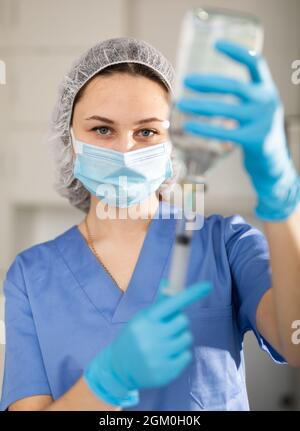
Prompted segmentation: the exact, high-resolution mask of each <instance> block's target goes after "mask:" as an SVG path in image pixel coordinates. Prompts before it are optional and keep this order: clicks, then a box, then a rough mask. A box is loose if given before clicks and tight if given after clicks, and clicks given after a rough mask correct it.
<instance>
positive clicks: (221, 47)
mask: <svg viewBox="0 0 300 431" xmlns="http://www.w3.org/2000/svg"><path fill="white" fill-rule="evenodd" d="M215 48H216V49H217V50H218V51H219V52H221V53H222V54H225V55H227V56H228V57H230V58H231V59H232V60H235V61H237V62H239V63H242V64H243V65H245V66H246V67H247V69H248V71H249V73H250V76H251V79H252V81H253V82H256V83H258V82H262V81H263V77H262V76H261V73H260V69H259V67H258V65H259V61H260V59H261V56H260V55H258V54H257V53H255V52H254V51H252V50H249V49H248V48H246V47H245V46H243V45H240V44H238V43H234V42H231V41H228V40H224V39H220V40H218V41H217V42H216V43H215Z"/></svg>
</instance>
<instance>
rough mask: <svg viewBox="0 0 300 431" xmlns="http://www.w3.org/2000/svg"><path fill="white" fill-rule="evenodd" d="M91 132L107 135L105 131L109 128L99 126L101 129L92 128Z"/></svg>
mask: <svg viewBox="0 0 300 431" xmlns="http://www.w3.org/2000/svg"><path fill="white" fill-rule="evenodd" d="M92 130H93V131H95V132H96V133H97V135H107V133H106V131H107V130H110V129H109V127H105V126H101V127H94V128H93V129H92ZM98 130H99V132H98Z"/></svg>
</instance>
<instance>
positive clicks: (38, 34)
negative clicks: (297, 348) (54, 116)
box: [0, 0, 300, 410]
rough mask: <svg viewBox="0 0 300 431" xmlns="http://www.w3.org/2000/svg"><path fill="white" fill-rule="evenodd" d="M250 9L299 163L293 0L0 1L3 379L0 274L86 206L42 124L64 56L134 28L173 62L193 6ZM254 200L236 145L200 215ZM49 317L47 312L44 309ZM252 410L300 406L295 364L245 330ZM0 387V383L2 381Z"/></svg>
mask: <svg viewBox="0 0 300 431" xmlns="http://www.w3.org/2000/svg"><path fill="white" fill-rule="evenodd" d="M203 5H205V6H216V7H222V8H228V9H233V10H237V11H242V12H243V11H244V12H249V13H252V14H254V15H256V16H257V17H258V18H259V19H260V20H261V21H262V24H263V26H264V30H265V39H264V50H263V53H264V56H265V57H266V59H267V61H268V63H269V65H270V68H271V71H272V74H273V77H274V80H275V82H276V84H277V86H278V88H279V91H280V94H281V97H282V100H283V102H284V105H285V114H286V127H287V136H288V143H289V146H290V149H291V153H292V155H293V157H294V160H295V164H296V167H297V168H298V169H299V170H300V84H298V85H296V84H293V83H292V80H291V76H292V72H293V69H292V63H293V62H294V61H295V60H297V59H298V60H300V1H299V0H238V1H235V0H223V1H222V0H205V3H202V2H201V1H196V0H109V1H106V0H85V1H84V2H81V1H78V0H0V61H2V62H4V63H5V66H6V84H5V85H2V84H0V132H1V136H0V195H1V210H0V218H1V223H0V238H1V241H0V244H1V245H0V284H1V289H0V379H1V381H2V372H3V360H4V356H3V355H4V349H5V344H4V341H5V340H4V326H3V321H2V320H3V302H4V301H3V296H2V282H3V279H4V277H5V274H6V271H7V269H8V267H9V265H10V263H11V262H12V260H13V259H14V257H15V255H16V254H17V253H18V252H19V251H21V250H23V249H24V248H27V247H29V246H30V245H33V244H36V243H38V242H42V241H45V240H48V239H51V238H53V237H54V236H56V235H57V234H59V233H62V232H63V231H65V230H66V229H68V228H69V227H70V226H72V225H73V224H75V223H78V222H79V221H80V220H81V219H82V217H83V213H81V212H80V211H78V210H75V209H73V208H72V207H71V206H70V205H69V203H68V202H67V200H64V199H63V198H61V197H59V196H58V195H57V194H56V193H55V191H54V190H53V186H52V183H53V162H52V159H51V155H50V153H49V149H48V148H47V144H46V132H47V127H48V122H49V118H50V114H51V111H52V108H53V105H54V101H55V98H56V94H57V87H58V84H59V83H60V81H61V79H62V77H63V75H64V73H65V72H66V70H67V69H68V68H69V66H70V64H71V62H72V61H73V60H74V58H75V57H77V56H78V55H79V54H81V53H82V52H83V51H84V50H86V49H87V48H89V47H90V46H91V45H92V44H94V43H96V42H98V41H100V40H102V39H106V38H110V37H117V36H134V37H137V38H141V39H144V40H145V41H147V42H149V43H151V44H153V45H154V46H155V47H156V48H158V49H159V50H161V51H162V52H163V53H164V54H165V55H166V56H167V57H168V58H169V60H170V61H171V62H172V63H173V65H174V66H175V58H176V45H177V40H178V31H179V26H180V21H181V18H182V16H183V14H184V12H185V11H186V9H187V8H189V7H191V6H203ZM254 204H255V198H254V194H253V192H252V189H251V186H250V183H249V181H248V179H247V177H246V174H245V173H244V172H243V169H242V164H241V161H240V154H239V152H238V151H236V152H234V153H233V154H232V155H230V156H229V157H228V158H227V159H225V160H224V161H223V162H222V163H220V164H219V165H217V166H216V168H215V169H214V170H213V172H211V173H210V174H209V177H208V189H207V193H206V199H205V212H206V214H211V213H220V214H223V215H231V214H235V213H238V214H241V215H242V216H243V217H244V218H245V219H246V220H247V221H248V222H250V223H252V224H253V225H255V226H257V227H258V228H261V225H260V223H259V222H258V221H257V220H256V219H255V218H254V217H253V213H252V209H253V207H254ZM45 318H46V316H45ZM245 355H246V369H247V386H248V392H249V399H250V406H251V409H252V410H300V370H296V369H292V368H290V367H289V366H282V365H281V366H280V365H276V364H274V363H273V362H272V360H271V359H269V357H268V356H267V354H266V353H264V352H262V351H260V350H259V348H258V346H257V343H256V340H255V338H254V336H253V335H252V334H250V333H248V334H247V335H246V338H245ZM0 389H1V383H0Z"/></svg>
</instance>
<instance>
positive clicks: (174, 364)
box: [83, 282, 211, 407]
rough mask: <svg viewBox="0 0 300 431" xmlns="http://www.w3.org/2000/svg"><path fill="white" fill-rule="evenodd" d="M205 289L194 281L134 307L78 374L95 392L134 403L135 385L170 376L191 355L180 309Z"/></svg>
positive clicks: (124, 404) (115, 401)
mask: <svg viewBox="0 0 300 431" xmlns="http://www.w3.org/2000/svg"><path fill="white" fill-rule="evenodd" d="M210 290H211V285H210V284H209V283H206V282H204V283H200V284H199V283H197V284H196V285H194V286H191V287H190V288H188V289H184V290H183V292H180V293H179V294H178V295H176V296H174V297H167V296H165V297H163V296H161V295H160V296H159V300H158V301H156V302H155V303H154V304H152V305H151V306H149V307H147V308H144V309H143V310H141V311H139V312H138V313H137V314H136V315H135V316H134V317H133V318H132V319H131V320H130V321H129V322H128V323H127V325H126V326H124V328H122V330H121V332H120V334H118V336H117V337H116V339H115V340H114V341H113V342H112V343H110V344H109V345H108V346H107V347H106V348H104V349H103V350H102V351H101V352H100V353H99V354H98V355H97V356H96V357H95V358H94V359H93V360H92V361H91V363H90V364H89V365H88V366H87V368H86V369H85V371H84V374H83V378H84V380H85V381H86V383H87V385H88V386H89V388H90V389H91V390H92V391H93V392H94V393H95V395H97V396H99V397H100V398H101V399H102V400H104V401H106V402H107V403H109V404H113V405H117V406H122V407H128V406H133V405H136V404H137V403H138V402H139V393H138V389H140V388H150V387H158V386H163V385H165V384H167V383H169V382H170V381H172V380H173V379H175V378H176V377H177V376H178V375H179V374H180V373H181V372H182V371H183V369H184V368H185V367H186V366H187V365H188V363H189V362H190V360H191V358H192V355H191V352H190V350H189V347H190V346H191V344H192V342H193V337H192V334H191V332H190V331H189V329H188V324H189V321H188V319H187V317H186V316H185V315H184V314H183V313H182V310H183V309H184V308H185V307H187V306H188V305H190V304H192V303H193V302H195V301H197V300H199V299H200V298H202V297H203V296H205V295H207V294H208V293H209V292H210Z"/></svg>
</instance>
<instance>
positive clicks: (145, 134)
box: [140, 129, 157, 138]
mask: <svg viewBox="0 0 300 431" xmlns="http://www.w3.org/2000/svg"><path fill="white" fill-rule="evenodd" d="M140 132H142V134H143V135H142V136H143V137H144V138H149V137H150V136H151V137H152V136H154V135H157V132H156V131H155V130H150V129H142V130H140ZM145 132H146V133H145ZM149 132H150V133H153V135H149Z"/></svg>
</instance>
